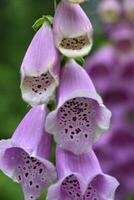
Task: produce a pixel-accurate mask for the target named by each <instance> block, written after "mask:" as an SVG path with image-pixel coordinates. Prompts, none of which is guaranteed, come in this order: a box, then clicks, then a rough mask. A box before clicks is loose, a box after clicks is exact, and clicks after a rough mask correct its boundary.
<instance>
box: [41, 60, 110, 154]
mask: <svg viewBox="0 0 134 200" xmlns="http://www.w3.org/2000/svg"><path fill="white" fill-rule="evenodd" d="M57 94H58V95H57V96H58V106H57V108H56V110H54V111H53V112H51V113H50V114H49V115H48V116H47V118H46V124H45V125H46V130H47V131H48V132H49V133H50V134H53V135H54V137H55V140H56V142H57V143H58V144H60V146H61V147H63V148H65V149H67V150H70V151H72V152H73V153H75V154H82V153H85V152H88V151H89V150H90V148H91V147H92V144H93V143H94V142H95V140H96V139H97V138H98V137H99V136H100V135H101V133H102V132H103V131H105V130H107V129H108V127H109V121H110V117H111V112H110V111H109V110H108V109H107V108H106V107H105V106H104V105H103V103H102V99H101V98H100V96H99V95H98V94H97V92H96V90H95V88H94V85H93V83H92V81H91V79H90V78H89V76H88V74H87V73H86V71H85V70H84V69H83V68H82V67H81V66H79V65H78V64H77V63H76V62H75V61H74V60H70V61H69V62H68V63H67V64H66V65H65V67H64V69H63V71H62V73H61V81H60V86H59V88H58V92H57Z"/></svg>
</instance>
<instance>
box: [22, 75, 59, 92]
mask: <svg viewBox="0 0 134 200" xmlns="http://www.w3.org/2000/svg"><path fill="white" fill-rule="evenodd" d="M54 82H55V80H54V78H53V77H52V75H51V74H50V73H49V72H47V73H44V74H41V76H38V77H28V76H26V77H25V79H24V83H23V84H24V87H25V88H27V89H28V90H30V92H31V93H33V94H34V95H42V94H44V92H46V91H47V90H49V87H50V86H51V85H52V84H53V83H54Z"/></svg>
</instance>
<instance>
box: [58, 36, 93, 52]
mask: <svg viewBox="0 0 134 200" xmlns="http://www.w3.org/2000/svg"><path fill="white" fill-rule="evenodd" d="M89 43H90V41H89V39H88V37H87V35H85V36H79V37H76V38H63V39H62V41H61V43H60V46H61V47H62V48H64V49H72V50H80V49H82V48H83V47H85V46H86V45H89Z"/></svg>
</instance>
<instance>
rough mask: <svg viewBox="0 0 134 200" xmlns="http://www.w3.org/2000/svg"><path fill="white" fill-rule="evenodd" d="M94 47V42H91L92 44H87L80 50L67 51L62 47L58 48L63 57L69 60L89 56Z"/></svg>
mask: <svg viewBox="0 0 134 200" xmlns="http://www.w3.org/2000/svg"><path fill="white" fill-rule="evenodd" d="M92 46H93V41H92V40H90V44H87V45H86V46H84V47H83V48H82V49H80V50H72V49H65V48H62V47H61V46H58V48H59V51H60V52H61V53H62V54H63V55H65V56H67V57H69V58H77V57H83V56H86V55H88V54H89V52H90V51H91V49H92Z"/></svg>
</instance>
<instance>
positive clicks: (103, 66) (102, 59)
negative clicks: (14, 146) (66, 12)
mask: <svg viewBox="0 0 134 200" xmlns="http://www.w3.org/2000/svg"><path fill="white" fill-rule="evenodd" d="M116 63H117V54H116V52H115V49H114V48H113V47H112V46H104V47H103V48H101V49H99V50H98V51H96V52H95V53H94V54H93V55H92V56H90V57H88V58H87V60H86V62H85V69H86V71H87V73H88V74H89V76H90V77H91V79H92V80H93V83H94V84H95V87H96V89H97V90H98V91H99V92H102V91H103V90H104V89H105V88H106V86H107V84H106V81H108V82H109V81H111V80H112V79H113V77H112V72H113V68H114V67H115V66H116Z"/></svg>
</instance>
